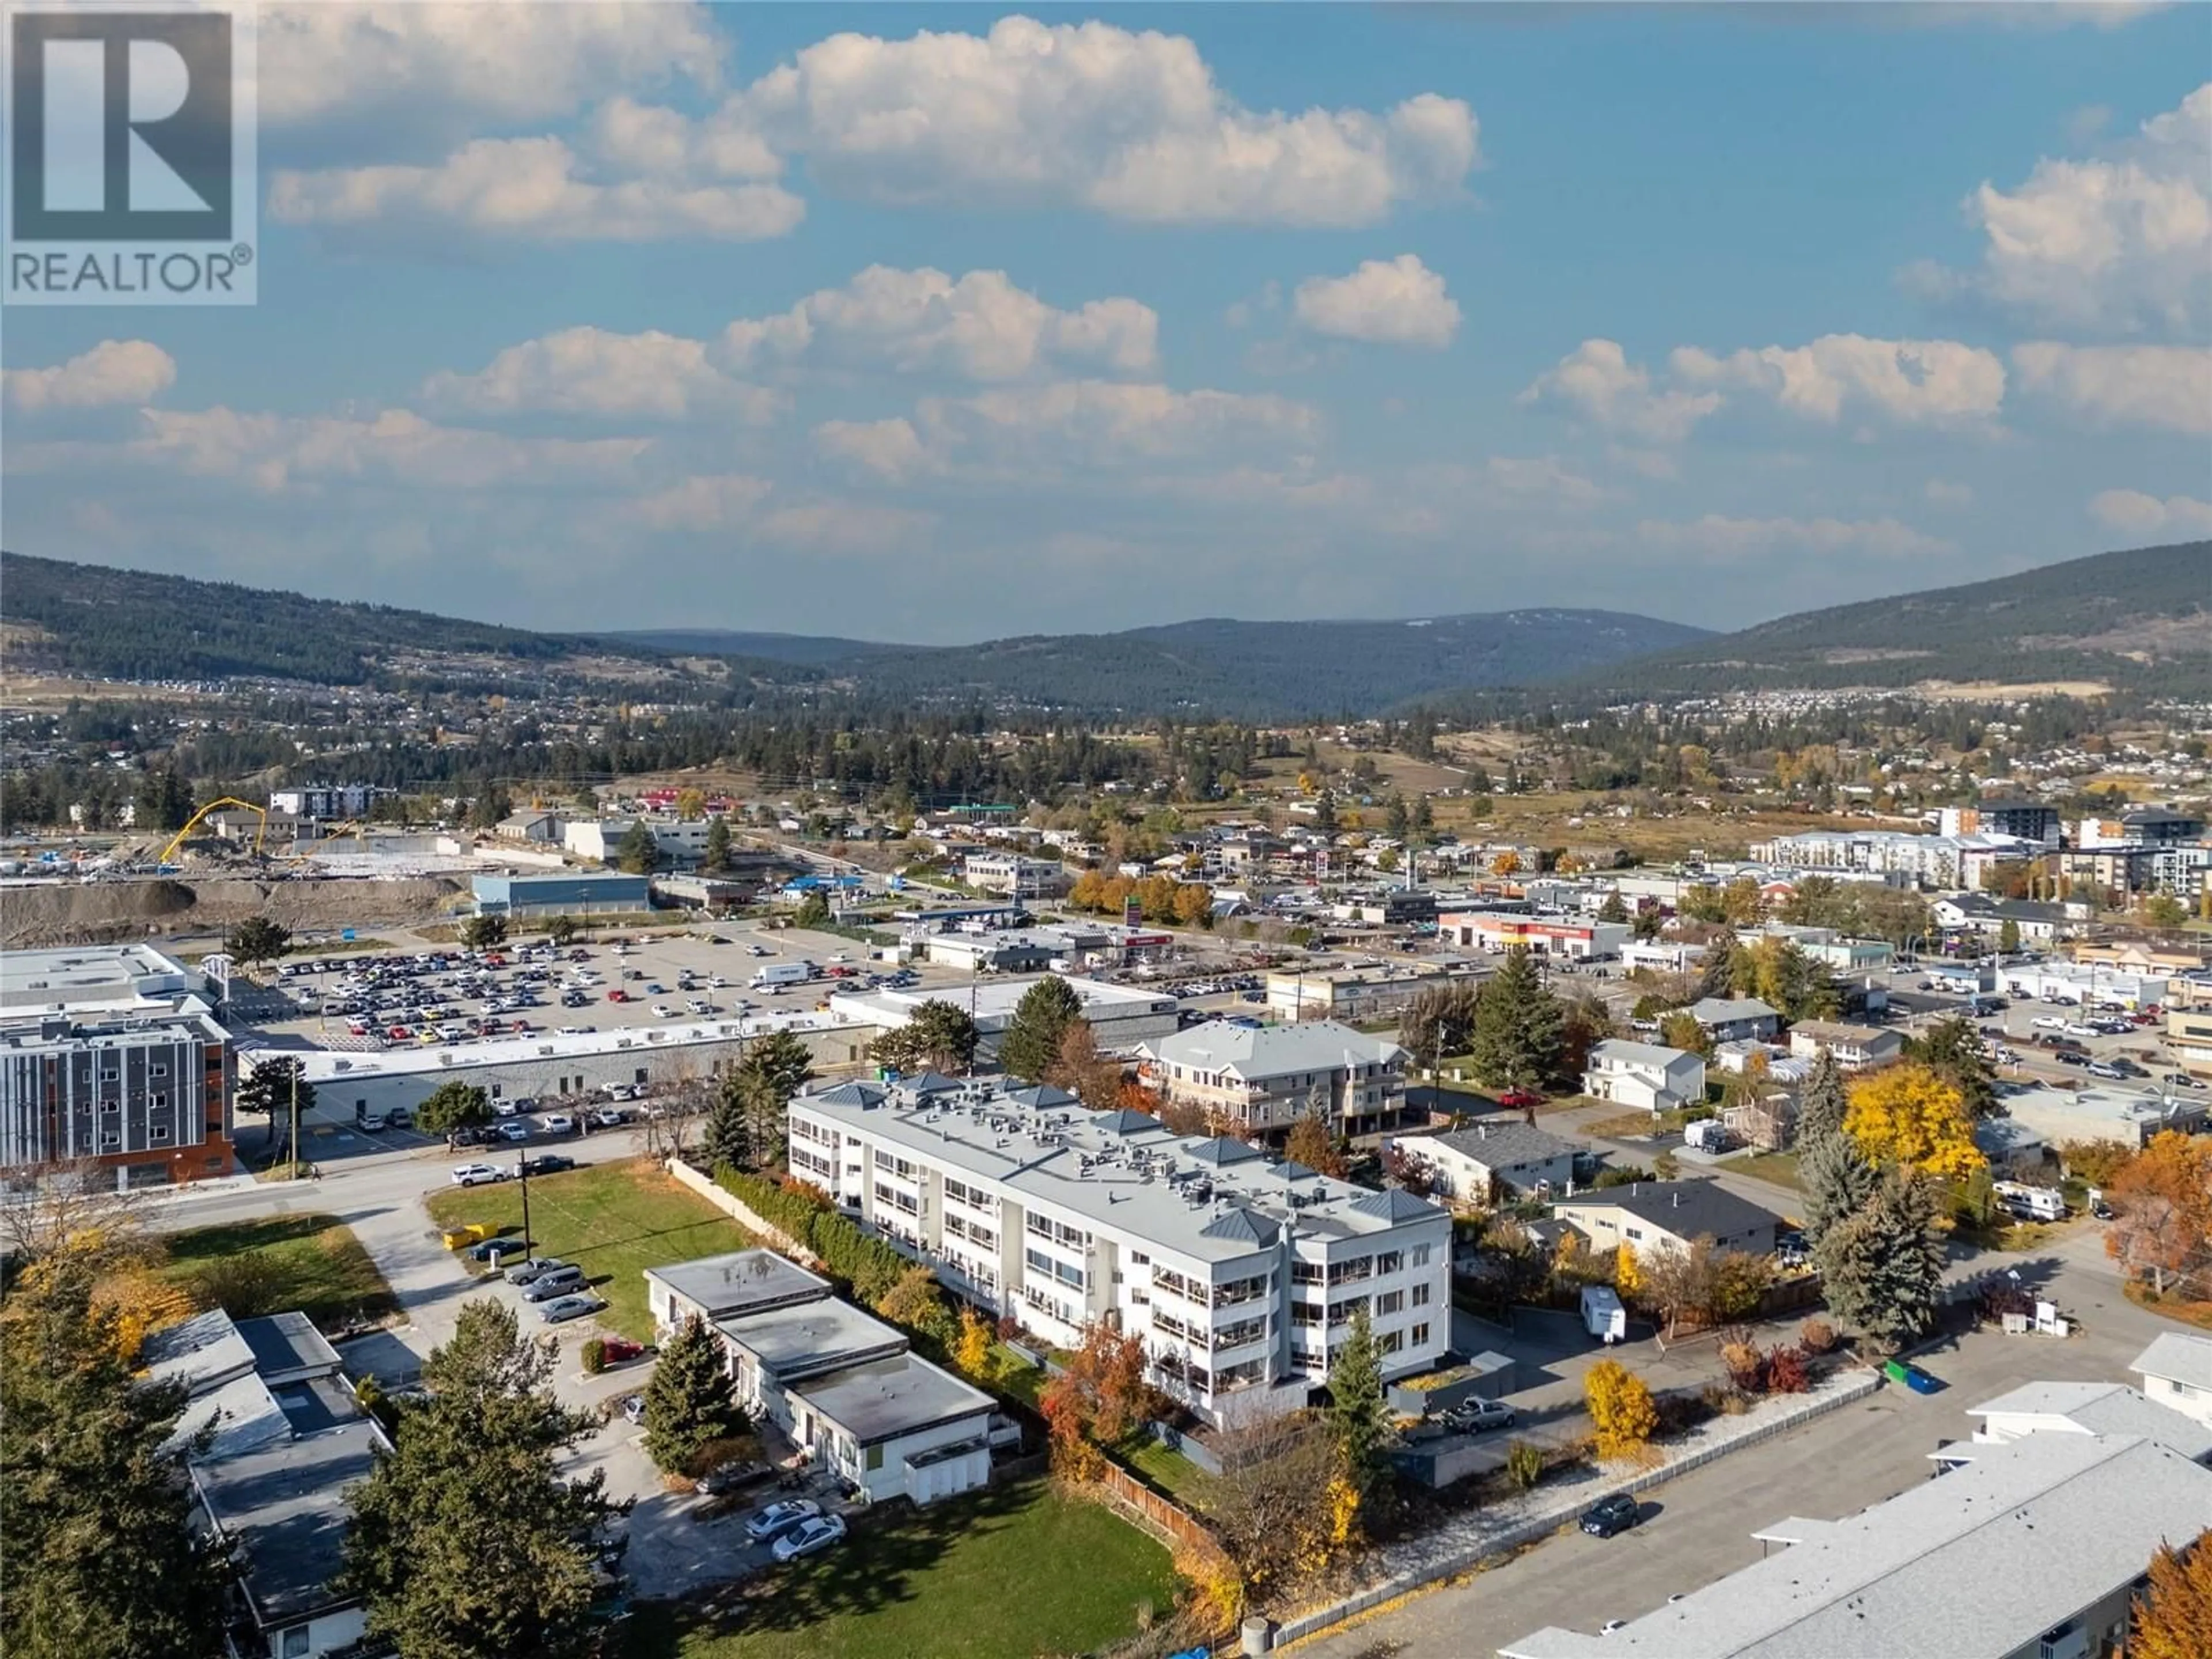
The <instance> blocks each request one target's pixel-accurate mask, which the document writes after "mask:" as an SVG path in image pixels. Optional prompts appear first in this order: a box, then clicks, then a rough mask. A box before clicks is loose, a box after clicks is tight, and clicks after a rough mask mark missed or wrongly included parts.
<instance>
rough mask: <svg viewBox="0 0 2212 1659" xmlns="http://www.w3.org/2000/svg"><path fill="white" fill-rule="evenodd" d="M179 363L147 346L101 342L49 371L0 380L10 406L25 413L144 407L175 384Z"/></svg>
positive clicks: (26, 371)
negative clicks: (118, 406)
mask: <svg viewBox="0 0 2212 1659" xmlns="http://www.w3.org/2000/svg"><path fill="white" fill-rule="evenodd" d="M176 379H177V362H176V359H175V358H173V357H172V356H169V354H168V353H167V352H166V351H164V350H162V349H161V347H159V346H157V345H155V344H154V343H152V342H151V341H149V340H102V341H101V342H100V343H99V344H98V345H96V346H94V347H93V348H92V349H90V350H89V351H82V352H79V353H78V354H77V355H76V356H74V357H72V358H70V360H69V361H68V362H64V363H57V364H55V365H54V366H53V367H52V368H11V369H9V370H7V371H6V372H5V373H4V374H0V387H4V388H5V390H6V392H7V396H8V401H9V403H10V404H13V405H14V406H15V408H17V409H20V410H23V411H25V412H26V413H29V412H31V411H33V410H41V409H98V408H102V407H106V406H109V405H112V404H144V403H149V402H151V401H152V400H153V399H154V398H156V397H158V396H160V395H161V393H162V392H167V390H168V389H169V388H170V386H173V385H174V384H175V383H176Z"/></svg>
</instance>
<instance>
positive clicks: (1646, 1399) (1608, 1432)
mask: <svg viewBox="0 0 2212 1659" xmlns="http://www.w3.org/2000/svg"><path fill="white" fill-rule="evenodd" d="M1583 1399H1584V1400H1585V1401H1587V1402H1588V1404H1589V1414H1590V1426H1591V1427H1592V1428H1594V1429H1595V1430H1596V1431H1597V1455H1599V1456H1600V1457H1625V1456H1626V1455H1629V1454H1630V1453H1632V1452H1634V1451H1637V1450H1638V1449H1640V1448H1641V1447H1642V1446H1643V1445H1644V1443H1645V1442H1646V1441H1648V1440H1650V1438H1651V1431H1653V1430H1654V1429H1656V1428H1657V1427H1658V1426H1659V1407H1658V1404H1657V1402H1656V1401H1654V1400H1653V1399H1652V1398H1651V1390H1650V1387H1649V1386H1648V1385H1647V1384H1646V1383H1644V1379H1643V1378H1642V1377H1640V1376H1637V1375H1636V1373H1635V1372H1633V1371H1632V1370H1629V1369H1628V1367H1626V1365H1624V1364H1621V1363H1620V1361H1619V1360H1617V1359H1601V1360H1600V1361H1598V1363H1597V1364H1595V1365H1593V1366H1591V1367H1590V1368H1589V1370H1588V1371H1586V1372H1584V1373H1583Z"/></svg>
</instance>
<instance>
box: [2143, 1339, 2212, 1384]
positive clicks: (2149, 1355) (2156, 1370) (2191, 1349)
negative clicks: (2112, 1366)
mask: <svg viewBox="0 0 2212 1659" xmlns="http://www.w3.org/2000/svg"><path fill="white" fill-rule="evenodd" d="M2128 1369H2129V1370H2131V1371H2134V1372H2136V1374H2137V1375H2138V1376H2155V1377H2160V1378H2162V1379H2163V1380H2164V1381H2166V1382H2168V1383H2188V1384H2189V1385H2190V1387H2191V1388H2194V1389H2212V1336H2193V1335H2191V1334H2190V1333H2189V1332H2187V1331H2160V1333H2159V1334H2157V1335H2156V1336H2155V1337H2154V1338H2153V1339H2152V1340H2151V1345H2150V1346H2148V1348H2145V1349H2144V1350H2143V1351H2142V1352H2141V1353H2139V1354H2137V1355H2136V1357H2135V1359H2134V1362H2133V1363H2132V1364H2130V1365H2129V1367H2128Z"/></svg>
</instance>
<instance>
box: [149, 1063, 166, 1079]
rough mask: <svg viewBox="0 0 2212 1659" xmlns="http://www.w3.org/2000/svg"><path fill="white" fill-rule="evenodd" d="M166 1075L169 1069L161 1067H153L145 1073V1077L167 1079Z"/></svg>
mask: <svg viewBox="0 0 2212 1659" xmlns="http://www.w3.org/2000/svg"><path fill="white" fill-rule="evenodd" d="M168 1074H169V1068H168V1067H167V1066H161V1065H156V1066H152V1067H151V1068H149V1070H148V1072H147V1075H148V1076H149V1077H167V1076H168Z"/></svg>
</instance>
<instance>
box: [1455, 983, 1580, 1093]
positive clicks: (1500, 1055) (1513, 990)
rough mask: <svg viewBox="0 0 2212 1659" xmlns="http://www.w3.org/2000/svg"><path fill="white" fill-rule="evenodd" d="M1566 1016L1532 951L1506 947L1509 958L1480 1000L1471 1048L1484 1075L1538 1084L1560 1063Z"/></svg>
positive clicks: (1494, 1080) (1510, 1085) (1525, 1085)
mask: <svg viewBox="0 0 2212 1659" xmlns="http://www.w3.org/2000/svg"><path fill="white" fill-rule="evenodd" d="M1561 1025H1562V1016H1561V1014H1560V1011H1559V1000H1558V999H1556V998H1555V997H1553V995H1552V994H1551V992H1550V991H1548V990H1547V989H1546V988H1545V987H1544V982H1543V981H1542V980H1541V978H1539V977H1538V975H1537V973H1536V964H1535V963H1534V961H1532V960H1531V959H1530V957H1529V955H1528V951H1524V950H1521V949H1518V948H1516V949H1514V950H1511V951H1507V952H1506V953H1505V964H1504V967H1502V968H1500V969H1498V974H1497V976H1496V977H1495V978H1493V979H1492V980H1491V981H1490V982H1489V983H1488V984H1487V985H1485V986H1484V987H1482V994H1481V995H1480V997H1479V998H1477V1000H1476V1001H1475V1005H1474V1033H1473V1039H1472V1042H1471V1044H1470V1047H1469V1052H1470V1053H1471V1054H1472V1055H1473V1057H1474V1069H1475V1073H1476V1074H1477V1075H1478V1076H1480V1078H1481V1079H1482V1080H1483V1081H1484V1082H1486V1083H1487V1084H1489V1085H1491V1086H1492V1088H1498V1089H1534V1088H1536V1087H1538V1086H1539V1085H1542V1084H1544V1083H1546V1082H1547V1081H1549V1080H1550V1079H1551V1078H1552V1076H1553V1073H1555V1072H1556V1071H1557V1070H1558V1068H1559V1049H1560V1042H1561Z"/></svg>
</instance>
